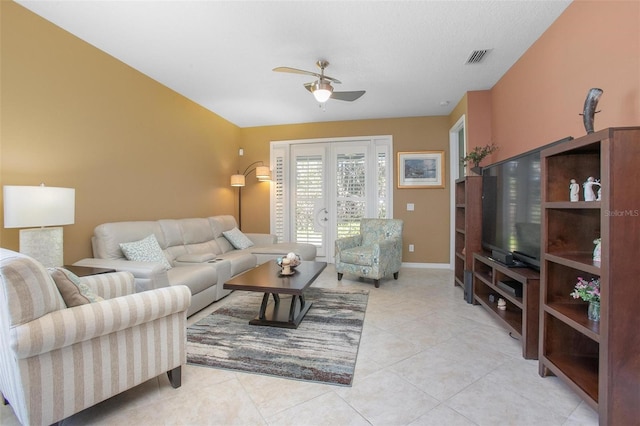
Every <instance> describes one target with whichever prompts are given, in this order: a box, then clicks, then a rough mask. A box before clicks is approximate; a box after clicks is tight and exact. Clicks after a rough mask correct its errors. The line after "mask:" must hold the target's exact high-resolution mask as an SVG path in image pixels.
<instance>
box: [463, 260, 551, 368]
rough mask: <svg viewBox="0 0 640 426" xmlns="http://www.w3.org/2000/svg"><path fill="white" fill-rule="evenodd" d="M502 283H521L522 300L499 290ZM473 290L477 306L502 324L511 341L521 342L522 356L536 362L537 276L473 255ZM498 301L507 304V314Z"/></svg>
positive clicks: (525, 270) (533, 273) (525, 269)
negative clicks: (507, 331)
mask: <svg viewBox="0 0 640 426" xmlns="http://www.w3.org/2000/svg"><path fill="white" fill-rule="evenodd" d="M504 280H508V281H517V282H519V283H521V284H522V297H515V296H513V295H512V294H510V293H508V292H506V291H505V290H503V289H502V288H500V287H498V283H499V282H500V281H504ZM473 289H474V293H473V294H474V299H475V300H476V302H478V303H479V304H480V305H482V306H483V307H484V308H485V309H486V310H487V311H488V312H489V313H490V314H492V315H493V316H494V317H495V318H497V319H498V320H499V321H500V322H502V323H503V324H504V326H505V328H507V329H508V330H509V331H510V332H511V335H512V336H513V337H516V338H518V339H520V342H521V343H522V356H523V357H525V358H526V359H538V330H539V327H538V318H539V312H540V310H539V302H540V274H538V272H536V271H534V270H533V269H529V268H507V267H506V266H504V265H501V264H500V263H498V262H496V261H495V260H492V259H491V258H489V257H488V256H486V255H484V254H482V253H475V254H474V255H473ZM492 296H493V300H491V299H492ZM498 298H503V299H504V300H505V301H506V302H507V307H506V310H500V309H498Z"/></svg>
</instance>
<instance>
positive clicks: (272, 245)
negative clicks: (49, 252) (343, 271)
mask: <svg viewBox="0 0 640 426" xmlns="http://www.w3.org/2000/svg"><path fill="white" fill-rule="evenodd" d="M234 228H237V223H236V220H235V218H234V217H233V216H228V215H224V216H213V217H208V218H189V219H163V220H157V221H135V222H114V223H105V224H102V225H99V226H97V227H96V228H95V230H94V235H93V238H92V245H93V256H94V257H93V258H88V259H82V260H80V261H78V262H76V263H75V265H79V266H94V267H103V268H113V269H115V270H116V271H128V272H131V273H132V274H133V276H134V277H135V281H136V290H137V291H144V290H150V289H154V288H161V287H167V286H173V285H186V286H187V287H189V289H190V290H191V294H192V300H191V307H190V308H189V311H188V313H187V315H189V316H190V315H192V314H194V313H195V312H198V311H199V310H201V309H202V308H204V307H206V306H208V305H210V304H211V303H212V302H215V301H216V300H219V299H221V298H222V297H224V296H226V295H227V294H228V293H229V290H225V289H223V288H222V287H223V284H224V282H225V281H227V280H228V279H229V278H231V277H233V276H235V275H238V274H240V273H242V272H244V271H247V270H248V269H251V268H253V267H255V266H257V265H259V264H261V263H264V262H266V261H268V260H271V259H275V258H277V257H279V256H282V255H285V254H287V253H289V252H294V253H296V254H298V255H300V257H301V258H302V260H315V258H316V247H315V246H314V245H312V244H299V243H277V242H276V237H275V235H271V234H250V233H247V234H245V235H246V236H247V237H248V238H249V239H250V240H251V241H252V242H253V246H251V247H249V248H246V249H243V250H238V249H235V248H234V247H233V245H231V243H230V242H229V241H228V240H227V238H225V236H224V235H223V232H226V231H231V230H233V229H234ZM151 234H153V235H154V236H155V238H156V240H157V241H158V244H159V245H160V248H161V249H162V252H163V254H164V257H165V258H166V259H167V261H168V262H169V264H170V265H171V268H169V269H166V268H165V267H163V266H162V264H161V263H159V262H139V261H131V260H128V259H127V258H126V257H125V256H124V254H123V252H122V250H121V247H120V244H121V243H130V242H134V241H139V240H142V239H144V238H145V237H148V236H149V235H151Z"/></svg>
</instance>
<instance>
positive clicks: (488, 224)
mask: <svg viewBox="0 0 640 426" xmlns="http://www.w3.org/2000/svg"><path fill="white" fill-rule="evenodd" d="M571 139H573V138H571V137H568V138H565V139H562V140H560V141H557V142H553V143H551V144H548V145H545V146H542V147H540V148H537V149H535V150H532V151H528V152H525V153H524V154H521V155H518V156H515V157H512V158H509V159H507V160H504V161H500V162H498V163H494V164H492V165H490V166H487V167H484V168H483V169H482V247H483V248H484V249H485V250H489V251H491V252H494V251H495V252H497V253H500V254H503V255H508V254H510V255H512V257H513V260H514V263H513V264H512V265H511V266H528V267H532V268H534V269H539V268H540V220H541V218H542V209H541V200H540V192H541V186H540V180H541V176H540V151H542V150H543V149H545V148H547V147H549V146H551V145H555V144H557V143H560V142H563V141H566V140H571ZM568 190H569V182H567V191H568Z"/></svg>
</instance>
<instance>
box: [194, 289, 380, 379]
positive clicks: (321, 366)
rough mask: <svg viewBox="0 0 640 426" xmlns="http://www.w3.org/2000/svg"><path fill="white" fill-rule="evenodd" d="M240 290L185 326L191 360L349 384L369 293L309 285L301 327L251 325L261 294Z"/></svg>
mask: <svg viewBox="0 0 640 426" xmlns="http://www.w3.org/2000/svg"><path fill="white" fill-rule="evenodd" d="M236 293H237V294H235V295H233V297H234V299H233V300H231V301H230V302H229V303H228V304H227V305H225V306H223V307H221V308H219V309H218V310H216V311H215V312H213V313H212V314H211V315H209V316H207V317H206V318H203V319H202V320H200V321H198V322H197V323H195V324H193V325H192V326H191V327H189V328H188V329H187V362H188V363H189V364H195V365H203V366H208V367H215V368H223V369H228V370H238V371H245V372H250V373H257V374H266V375H272V376H280V377H285V378H290V379H298V380H308V381H315V382H323V383H331V384H338V385H351V381H352V380H353V372H354V369H355V366H356V357H357V355H358V346H359V345H360V335H361V333H362V323H363V322H364V314H365V310H366V309H367V300H368V298H369V292H368V291H366V290H356V291H348V292H347V291H344V290H336V289H323V288H310V289H308V290H307V292H306V293H305V298H306V300H307V301H310V302H311V303H312V306H311V309H309V312H307V315H306V316H305V317H304V319H303V320H302V322H301V323H300V325H299V326H298V328H297V329H286V328H276V327H263V326H253V325H249V320H251V319H253V318H254V317H255V316H256V315H257V313H258V310H259V308H260V303H261V301H262V293H255V292H236ZM280 303H285V304H287V305H288V303H289V298H288V297H286V296H283V298H282V301H281V302H280Z"/></svg>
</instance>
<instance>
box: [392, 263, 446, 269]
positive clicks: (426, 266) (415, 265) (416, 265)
mask: <svg viewBox="0 0 640 426" xmlns="http://www.w3.org/2000/svg"><path fill="white" fill-rule="evenodd" d="M402 266H403V267H405V268H420V269H453V268H452V267H451V264H450V263H409V262H402Z"/></svg>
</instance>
